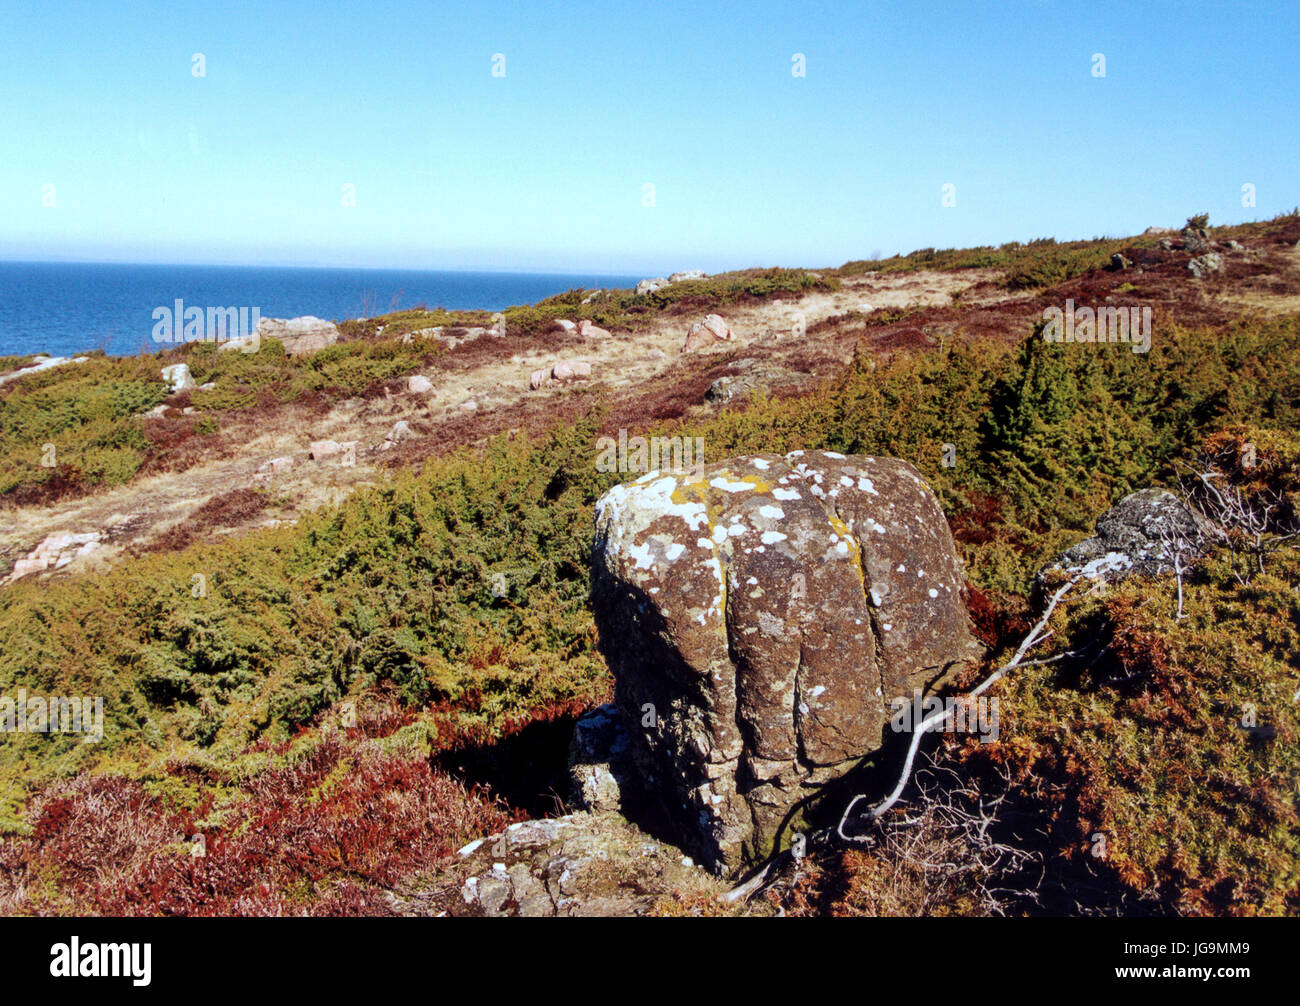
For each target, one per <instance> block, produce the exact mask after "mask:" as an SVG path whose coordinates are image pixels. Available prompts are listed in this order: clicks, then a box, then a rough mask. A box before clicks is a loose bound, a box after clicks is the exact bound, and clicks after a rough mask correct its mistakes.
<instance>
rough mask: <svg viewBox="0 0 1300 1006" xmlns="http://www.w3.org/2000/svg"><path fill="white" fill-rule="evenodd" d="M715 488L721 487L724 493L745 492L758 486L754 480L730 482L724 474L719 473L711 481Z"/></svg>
mask: <svg viewBox="0 0 1300 1006" xmlns="http://www.w3.org/2000/svg"><path fill="white" fill-rule="evenodd" d="M709 485H711V486H713V488H714V489H721V490H722V491H723V492H724V493H743V492H746V491H748V490H752V489H754V488H756V486H755V485H754V483H753V482H730V481H728V480H727V479H726V478H724V477H723V476H721V475H719V476H718V477H717V478H716V479H714V480H713V481H712V482H710V483H709Z"/></svg>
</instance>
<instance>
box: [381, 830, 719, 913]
mask: <svg viewBox="0 0 1300 1006" xmlns="http://www.w3.org/2000/svg"><path fill="white" fill-rule="evenodd" d="M417 884H418V885H419V886H415V887H412V888H407V889H405V890H401V891H398V892H394V893H393V894H391V895H390V904H391V906H392V907H393V908H394V910H395V911H397V912H398V913H400V914H407V915H441V914H447V915H451V916H495V917H501V916H524V917H552V916H602V917H606V918H608V917H615V916H636V915H644V914H646V913H647V912H649V911H651V910H652V909H653V907H654V905H655V903H656V902H657V901H659V900H661V899H670V898H672V897H673V896H674V895H680V896H683V897H693V898H698V899H701V900H703V901H706V902H707V901H712V900H715V899H717V898H718V897H720V896H721V895H722V894H723V893H725V891H726V887H725V886H723V885H722V884H720V883H719V882H718V881H717V880H716V879H714V878H713V877H711V876H709V874H708V873H706V872H705V871H704V870H702V869H700V868H699V867H697V866H694V865H693V864H692V863H691V862H690V860H689V859H685V860H684V859H683V857H682V854H681V852H680V851H679V850H677V849H675V848H673V847H672V846H670V845H666V844H665V843H663V842H660V841H658V840H657V839H654V838H651V837H650V836H649V835H647V834H646V833H645V832H643V831H641V830H639V829H638V828H636V827H635V826H633V825H631V824H629V823H628V822H627V821H625V820H624V819H623V818H621V817H619V816H618V815H617V814H608V813H606V814H587V813H579V814H568V815H565V816H564V817H555V818H546V819H542V820H534V821H522V822H519V823H517V824H512V825H510V826H509V827H508V828H506V830H505V831H503V832H499V833H497V834H495V835H489V836H488V837H486V838H481V839H478V840H477V841H474V842H471V843H470V844H469V845H467V846H465V848H463V849H461V850H460V854H459V855H458V856H457V858H456V861H455V862H454V863H453V865H452V866H451V867H450V868H448V869H447V870H446V871H445V872H444V873H443V874H442V875H440V876H439V877H438V878H437V879H436V880H434V881H433V882H432V883H429V882H428V881H424V882H417Z"/></svg>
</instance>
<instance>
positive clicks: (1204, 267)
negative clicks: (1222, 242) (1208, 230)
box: [1187, 252, 1223, 279]
mask: <svg viewBox="0 0 1300 1006" xmlns="http://www.w3.org/2000/svg"><path fill="white" fill-rule="evenodd" d="M1187 271H1188V272H1190V273H1191V274H1192V275H1193V276H1195V277H1196V278H1197V279H1204V278H1205V277H1206V276H1208V275H1209V274H1210V273H1212V272H1223V256H1222V255H1220V254H1219V253H1218V252H1206V253H1205V254H1204V255H1198V256H1197V257H1196V258H1194V259H1192V260H1191V261H1190V262H1188V263H1187Z"/></svg>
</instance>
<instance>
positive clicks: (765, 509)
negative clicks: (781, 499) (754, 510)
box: [758, 504, 785, 520]
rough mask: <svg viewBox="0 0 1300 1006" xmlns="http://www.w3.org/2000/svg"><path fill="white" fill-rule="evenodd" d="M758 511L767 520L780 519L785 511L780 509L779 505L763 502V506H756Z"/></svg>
mask: <svg viewBox="0 0 1300 1006" xmlns="http://www.w3.org/2000/svg"><path fill="white" fill-rule="evenodd" d="M758 512H759V514H760V515H762V516H763V517H766V518H767V519H768V520H781V519H782V518H783V517H785V511H784V510H782V509H781V508H780V507H779V506H770V505H767V504H764V505H763V506H761V507H759V508H758Z"/></svg>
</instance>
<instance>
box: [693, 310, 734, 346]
mask: <svg viewBox="0 0 1300 1006" xmlns="http://www.w3.org/2000/svg"><path fill="white" fill-rule="evenodd" d="M731 338H732V333H731V329H730V328H728V327H727V323H726V322H725V321H723V320H722V318H721V317H720V316H718V315H716V314H710V315H707V316H705V319H704V320H703V321H697V322H696V323H695V324H693V325H692V326H691V327H690V328H689V329H688V330H687V332H686V342H685V343H684V344H683V345H682V352H683V353H694V352H697V351H699V350H701V349H707V348H708V347H710V346H712V345H713V344H714V343H717V342H726V341H729V340H730V339H731Z"/></svg>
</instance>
